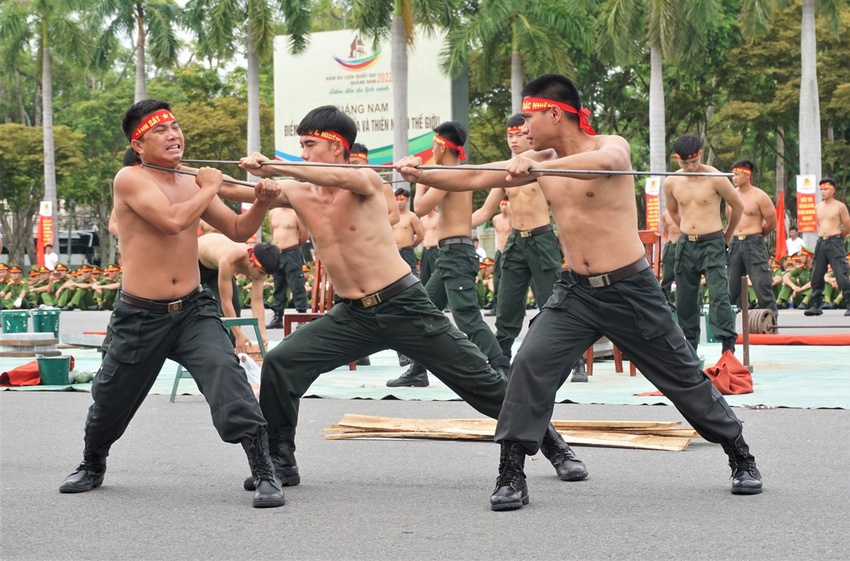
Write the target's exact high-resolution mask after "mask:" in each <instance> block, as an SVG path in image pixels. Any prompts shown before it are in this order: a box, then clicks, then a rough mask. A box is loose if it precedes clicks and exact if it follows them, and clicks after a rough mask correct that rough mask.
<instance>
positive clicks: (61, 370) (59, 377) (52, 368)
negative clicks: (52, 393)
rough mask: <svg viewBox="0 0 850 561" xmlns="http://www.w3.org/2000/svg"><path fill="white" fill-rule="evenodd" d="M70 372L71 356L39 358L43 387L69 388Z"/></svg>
mask: <svg viewBox="0 0 850 561" xmlns="http://www.w3.org/2000/svg"><path fill="white" fill-rule="evenodd" d="M70 372H71V357H70V356H41V357H38V375H39V377H40V378H41V385H42V386H67V385H68V384H69V381H68V380H69V378H68V374H70Z"/></svg>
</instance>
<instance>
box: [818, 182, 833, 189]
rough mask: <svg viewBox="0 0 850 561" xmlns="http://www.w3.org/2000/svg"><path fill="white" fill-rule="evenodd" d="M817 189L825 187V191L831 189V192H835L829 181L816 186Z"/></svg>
mask: <svg viewBox="0 0 850 561" xmlns="http://www.w3.org/2000/svg"><path fill="white" fill-rule="evenodd" d="M818 187H826V188H827V189H832V190H833V191H835V185H833V184H832V183H830V182H829V181H821V182H820V183H819V184H818Z"/></svg>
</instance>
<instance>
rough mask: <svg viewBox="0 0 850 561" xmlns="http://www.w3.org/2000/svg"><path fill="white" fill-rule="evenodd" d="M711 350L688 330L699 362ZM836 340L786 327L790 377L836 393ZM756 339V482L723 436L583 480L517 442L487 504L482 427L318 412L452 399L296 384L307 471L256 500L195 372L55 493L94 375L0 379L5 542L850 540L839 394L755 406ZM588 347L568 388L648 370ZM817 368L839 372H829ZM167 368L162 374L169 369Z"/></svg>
mask: <svg viewBox="0 0 850 561" xmlns="http://www.w3.org/2000/svg"><path fill="white" fill-rule="evenodd" d="M101 314H102V313H101ZM800 316H801V317H802V314H800ZM784 317H786V314H785V313H783V319H784ZM794 319H795V320H796V319H798V318H794ZM831 319H837V318H831ZM841 319H844V318H841ZM89 321H90V322H92V323H96V322H98V321H103V319H102V317H98V316H97V315H96V314H95V313H87V312H78V313H72V314H65V313H63V315H62V322H63V323H62V332H63V334H64V333H69V334H70V333H71V332H72V331H75V330H76V331H80V332H81V331H82V330H83V329H96V327H95V326H94V325H92V326H91V327H89V326H88V324H87V322H89ZM780 321H782V320H780ZM83 324H86V326H84V325H83ZM279 333H280V332H279V331H272V332H271V337H272V339H275V338H276V336H277V337H278V338H279V335H278V334H279ZM716 347H718V348H719V345H716ZM786 349H787V348H786ZM63 352H65V353H67V352H68V351H67V350H63ZM715 352H716V350H715V347H714V346H711V345H705V346H704V347H701V349H700V354H705V355H706V361H707V363H709V364H710V363H713V362H714V361H715V360H716V359H717V357H716V356H711V355H712V353H715ZM754 352H755V348H754ZM777 352H778V351H777ZM777 352H774V353H773V354H776V353H777ZM847 352H848V351H847V350H845V349H843V348H828V347H820V348H816V349H815V348H805V347H797V348H796V350H795V351H793V352H792V353H789V356H792V355H801V353H810V354H811V357H810V359H809V361H808V363H809V364H811V365H812V367H811V368H809V369H807V370H803V371H799V372H794V373H792V376H791V377H790V378H789V380H791V381H792V382H793V379H794V376H796V377H798V378H799V380H800V387H803V386H804V384H803V380H805V387H807V388H817V387H818V386H820V389H821V390H822V391H823V395H824V399H826V398H827V397H828V398H833V397H836V396H837V397H838V400H839V401H838V403H842V402H841V400H842V399H843V400H844V402H846V401H847V400H848V399H850V396H848V395H847V394H848V393H850V392H848V390H847V388H848V386H847V384H846V380H847V374H848V367H847V364H848V362H847V361H844V362H843V363H841V362H838V361H836V360H835V359H836V357H841V356H845V355H846V353H847ZM842 353H845V355H842ZM718 354H719V353H718ZM760 356H761V355H760ZM765 356H766V355H765ZM388 357H389V358H388ZM391 358H392V355H390V354H387V355H384V354H383V353H382V354H380V355H379V356H377V360H375V359H373V364H375V366H373V367H363V368H360V369H358V371H357V372H352V373H350V374H346V376H349V378H348V381H349V384H348V385H356V384H357V383H360V384H361V385H363V386H366V385H368V383H367V382H365V381H364V380H368V379H371V378H376V380H377V377H380V379H381V380H383V379H384V378H385V376H384V372H394V373H398V371H400V369H399V368H398V367H397V366H395V365H392V364H391ZM755 358H756V356H755V355H754V360H753V364H754V368H755V374H754V380H755V382H756V385H755V392H754V393H753V394H750V395H748V396H736V397H735V399H740V400H742V401H741V402H740V403H738V404H737V405H736V407H735V411H736V413H737V414H738V415H739V416H740V417H741V419H742V420H743V421H744V423H745V437H746V438H747V440H748V441H749V443H750V445H751V447H752V450H753V452H754V453H755V455H756V457H757V459H758V463H759V467H760V469H761V471H762V473H763V475H764V481H765V483H764V485H765V491H764V493H763V494H761V495H756V496H733V495H731V494H730V492H729V488H730V484H731V483H730V480H729V469H728V467H727V466H726V457H725V454H724V453H723V452H722V450H721V449H720V447H719V446H716V445H712V444H709V443H707V442H705V441H703V440H700V439H695V440H693V441H692V443H691V446H690V447H689V448H688V449H687V450H686V451H684V452H656V451H645V450H629V449H612V448H597V447H576V452H577V454H578V455H579V457H581V458H582V459H583V460H584V461H585V462H586V464H587V466H588V470H589V472H590V477H589V478H588V479H587V480H586V481H582V482H575V483H568V482H562V481H560V480H558V479H557V477H556V476H555V474H554V470H553V469H552V467H551V466H550V465H549V463H548V461H546V460H545V459H543V458H542V457H541V456H536V457H534V458H530V459H529V460H528V462H527V464H526V473H527V475H528V483H529V492H530V498H531V502H530V504H529V505H528V506H527V507H525V508H523V509H521V510H519V511H515V512H505V513H495V512H491V511H490V509H489V503H488V498H489V495H490V493H491V492H492V490H493V484H494V482H495V478H496V474H497V467H498V453H499V450H498V447H497V446H496V445H495V444H493V443H489V442H467V441H440V440H349V441H339V440H325V439H324V438H323V436H322V432H321V431H322V430H323V429H325V428H327V427H329V426H330V425H331V424H333V423H335V422H337V421H339V419H340V418H341V417H342V416H343V415H344V414H346V413H359V414H365V415H379V416H393V417H410V418H420V419H437V418H440V419H442V418H477V417H480V415H478V414H477V413H476V412H475V411H474V410H473V409H472V408H470V407H469V406H467V405H466V404H464V403H462V402H460V401H442V400H434V401H432V400H427V398H423V397H421V396H420V397H417V398H413V399H409V400H408V399H404V396H402V398H403V399H305V400H303V402H302V407H301V416H300V425H299V432H298V436H297V445H298V450H297V457H298V463H299V467H300V468H301V473H302V483H301V485H300V486H298V487H294V488H287V489H286V501H287V503H286V506H284V507H282V508H277V509H253V508H251V493H249V492H246V491H244V490H242V480H243V479H244V477H245V476H246V475H247V474H248V468H247V465H246V461H245V456H244V453H243V451H242V449H241V447H240V446H238V445H228V444H224V443H222V442H221V441H220V440H219V439H218V436H217V434H216V432H215V430H214V429H213V427H212V424H211V422H210V415H209V410H208V408H207V406H206V403H205V402H204V400H203V398H202V397H201V396H199V395H194V394H193V392H191V391H188V392H186V393H188V394H189V395H181V396H180V397H179V398H178V399H177V402H176V403H174V404H172V403H169V401H168V397H167V395H151V396H150V397H149V398H148V399H147V401H146V402H145V404H144V405H143V406H142V407H141V409H140V410H139V412H138V414H137V416H136V418H135V419H134V421H133V422H132V423H131V425H130V427H129V429H128V430H127V433H126V434H125V435H124V437H123V438H121V440H119V441H118V442H117V443H116V444H115V446H114V447H113V449H112V454H111V456H110V458H109V469H108V471H107V474H106V480H105V483H104V485H103V487H101V488H99V489H96V490H94V491H92V492H89V493H85V494H81V495H62V494H60V493H59V492H58V487H59V484H60V483H61V482H62V480H63V479H64V477H65V476H66V475H67V474H69V473H70V472H71V471H73V469H74V468H75V467H76V464H77V463H78V462H79V461H80V459H81V452H82V437H83V423H84V419H85V415H86V410H87V408H88V406H89V404H90V403H91V395H90V394H89V393H87V392H86V391H61V392H60V391H0V438H1V439H2V440H0V485H2V494H0V508H1V509H2V510H0V516H2V520H0V559H4V560H5V559H32V560H48V559H50V560H53V559H55V560H77V559H122V560H123V559H128V560H129V559H157V560H158V559H162V560H166V559H168V560H172V559H199V560H201V559H258V560H259V559H293V560H312V559H316V560H323V559H334V560H336V559H338V560H347V559H357V560H360V559H362V560H383V559H386V560H414V559H417V560H418V559H422V560H430V559H458V560H477V559H481V560H493V559H546V560H551V559H666V560H671V559H675V560H678V559H682V560H685V559H687V560H699V559H783V560H785V559H847V558H850V545H848V544H850V541H848V540H847V528H848V527H850V507H848V505H850V448H848V446H847V442H846V440H847V434H848V433H850V417H848V411H847V410H846V409H847V407H846V406H844V408H837V407H840V405H839V406H829V405H817V404H815V405H813V406H811V407H806V408H802V407H801V408H792V407H788V406H782V405H781V404H779V405H774V404H769V403H768V404H764V406H763V407H758V408H756V407H755V405H758V404H759V403H761V402H764V401H767V400H765V399H762V398H761V397H760V388H759V384H764V388H763V391H762V395H765V394H766V392H767V390H768V386H770V385H771V384H770V383H769V382H770V378H769V376H770V375H771V371H772V367H771V368H768V367H766V366H765V364H764V363H766V362H767V358H760V359H759V360H760V361H761V362H762V364H759V362H758V361H757V360H755ZM789 360H790V359H789ZM825 364H826V365H828V366H829V368H826V367H825V366H824V365H825ZM8 366H9V365H8V364H6V363H4V365H3V367H4V368H6V367H8ZM597 367H598V373H597V374H596V375H595V376H594V377H592V378H591V381H590V382H589V383H588V384H566V385H565V386H568V387H565V389H564V391H566V392H568V394H571V395H573V396H576V395H578V394H579V393H582V392H591V391H595V390H593V387H594V386H596V387H597V388H600V389H601V387H602V386H603V385H604V386H606V387H607V388H609V389H608V390H607V391H612V388H615V387H616V383H617V382H618V381H619V383H620V384H621V385H622V388H621V390H620V392H619V393H620V395H621V396H622V397H623V399H624V398H625V397H627V396H626V394H628V393H633V392H632V389H633V386H634V387H637V386H638V385H639V384H640V383H642V382H640V380H641V379H642V378H641V377H640V376H637V377H636V378H634V379H629V377H628V375H627V374H616V375H615V374H613V373H612V371H609V369H608V368H609V367H608V366H606V365H605V363H597ZM370 368H374V369H375V370H374V371H372V372H370V371H369V369H370ZM822 371H823V372H828V371H836V372H835V375H834V376H833V377H832V378H829V377H827V375H826V374H821V373H820V372H822ZM164 372H165V369H164ZM331 375H336V374H335V373H334V374H329V375H328V376H331ZM615 376H616V377H615ZM166 377H168V378H170V380H173V371H169V372H168V373H167V376H166ZM617 377H619V378H617ZM821 377H822V378H821ZM604 379H607V380H608V381H605V382H603V380H604ZM836 380H838V381H840V383H839V382H836ZM320 381H321V378H320ZM182 384H185V385H186V386H185V387H186V388H190V387H191V384H192V382H191V380H186V381H184V382H183V383H182ZM374 385H376V386H377V385H379V383H378V381H375V382H374ZM435 385H436V384H435ZM576 386H580V388H576ZM183 388H184V386H183V385H181V392H182V390H183ZM169 389H170V388H169ZM426 389H435V390H436V389H438V388H433V387H432V388H426ZM789 391H793V388H789ZM807 391H808V390H807ZM836 394H837V395H836ZM745 398H746V399H745ZM559 399H560V394H559ZM579 401H581V400H579ZM656 401H657V402H658V403H663V401H658V400H656ZM730 402H733V401H732V399H730ZM751 404H752V405H751ZM733 405H735V403H734V402H733ZM745 405H750V406H749V407H747V406H745ZM819 407H820V408H819ZM823 407H831V408H823ZM554 418H555V419H569V420H579V419H605V420H647V421H654V420H660V421H665V420H681V416H680V415H679V414H678V412H677V411H676V410H675V409H674V408H673V407H669V406H647V405H615V404H605V405H595V404H590V403H581V404H572V403H571V404H558V405H556V407H555V414H554Z"/></svg>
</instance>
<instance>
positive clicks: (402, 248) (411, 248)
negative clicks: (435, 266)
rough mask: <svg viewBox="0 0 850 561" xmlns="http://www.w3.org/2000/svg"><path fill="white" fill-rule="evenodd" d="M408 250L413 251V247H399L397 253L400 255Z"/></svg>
mask: <svg viewBox="0 0 850 561" xmlns="http://www.w3.org/2000/svg"><path fill="white" fill-rule="evenodd" d="M408 249H409V250H410V251H413V246H412V245H406V246H404V247H400V248H398V252H399V253H401V252H402V251H407V250H408Z"/></svg>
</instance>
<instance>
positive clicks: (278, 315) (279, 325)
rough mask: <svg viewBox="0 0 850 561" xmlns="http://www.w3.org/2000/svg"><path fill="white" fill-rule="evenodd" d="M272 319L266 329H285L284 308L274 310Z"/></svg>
mask: <svg viewBox="0 0 850 561" xmlns="http://www.w3.org/2000/svg"><path fill="white" fill-rule="evenodd" d="M272 311H273V312H274V315H273V316H272V320H271V321H270V322H269V323H268V325H266V329H283V310H272Z"/></svg>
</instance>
